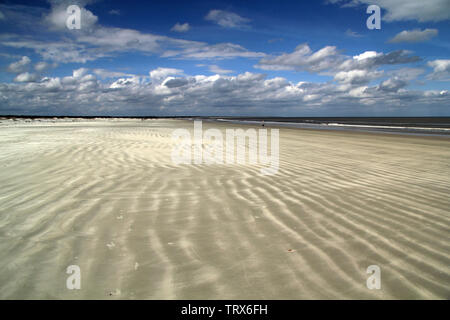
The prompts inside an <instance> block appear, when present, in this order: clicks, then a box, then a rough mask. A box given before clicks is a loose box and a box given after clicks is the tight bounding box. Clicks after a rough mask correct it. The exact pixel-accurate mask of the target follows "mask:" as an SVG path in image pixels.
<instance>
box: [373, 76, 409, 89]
mask: <svg viewBox="0 0 450 320" xmlns="http://www.w3.org/2000/svg"><path fill="white" fill-rule="evenodd" d="M407 84H408V83H407V82H406V81H405V80H403V79H400V78H397V77H395V78H391V79H387V80H385V81H383V82H382V83H381V84H380V85H378V87H377V89H378V90H381V91H388V92H397V91H398V90H400V89H401V88H404V87H406V86H407Z"/></svg>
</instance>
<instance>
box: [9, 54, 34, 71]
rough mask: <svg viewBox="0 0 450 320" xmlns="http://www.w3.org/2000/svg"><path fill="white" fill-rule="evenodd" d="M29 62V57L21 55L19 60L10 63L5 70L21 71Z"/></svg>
mask: <svg viewBox="0 0 450 320" xmlns="http://www.w3.org/2000/svg"><path fill="white" fill-rule="evenodd" d="M30 62H31V60H30V58H28V57H27V56H23V57H22V58H21V59H20V60H19V61H16V62H13V63H11V64H10V65H9V66H8V68H7V70H8V71H9V72H12V73H20V72H23V71H24V70H25V69H26V68H27V67H28V65H29V64H30Z"/></svg>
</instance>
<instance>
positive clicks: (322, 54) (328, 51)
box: [257, 44, 344, 72]
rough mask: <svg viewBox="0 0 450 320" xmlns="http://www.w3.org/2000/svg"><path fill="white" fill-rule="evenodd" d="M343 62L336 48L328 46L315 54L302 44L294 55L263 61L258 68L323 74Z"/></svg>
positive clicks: (286, 54)
mask: <svg viewBox="0 0 450 320" xmlns="http://www.w3.org/2000/svg"><path fill="white" fill-rule="evenodd" d="M343 60H344V58H343V57H342V56H341V55H340V54H339V53H338V51H337V49H336V47H334V46H326V47H324V48H322V49H320V50H318V51H316V52H313V51H312V50H311V48H310V47H309V46H308V45H307V44H300V45H298V46H297V47H296V48H295V50H294V52H292V53H283V54H281V55H279V56H277V57H266V58H263V59H261V60H260V61H259V63H258V65H257V67H258V68H261V69H264V70H297V71H309V72H321V71H324V70H328V69H332V68H333V67H335V66H336V65H337V64H339V63H341V62H343Z"/></svg>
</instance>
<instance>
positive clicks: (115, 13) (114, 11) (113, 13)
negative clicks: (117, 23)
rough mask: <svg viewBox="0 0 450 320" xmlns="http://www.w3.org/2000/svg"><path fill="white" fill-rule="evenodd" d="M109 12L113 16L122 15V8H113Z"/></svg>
mask: <svg viewBox="0 0 450 320" xmlns="http://www.w3.org/2000/svg"><path fill="white" fill-rule="evenodd" d="M108 13H109V14H110V15H113V16H120V10H116V9H113V10H109V11H108Z"/></svg>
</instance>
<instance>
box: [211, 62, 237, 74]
mask: <svg viewBox="0 0 450 320" xmlns="http://www.w3.org/2000/svg"><path fill="white" fill-rule="evenodd" d="M208 69H209V71H211V72H213V73H218V74H227V73H233V70H226V69H222V68H221V67H219V66H217V65H215V64H213V65H210V66H209V67H208Z"/></svg>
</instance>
